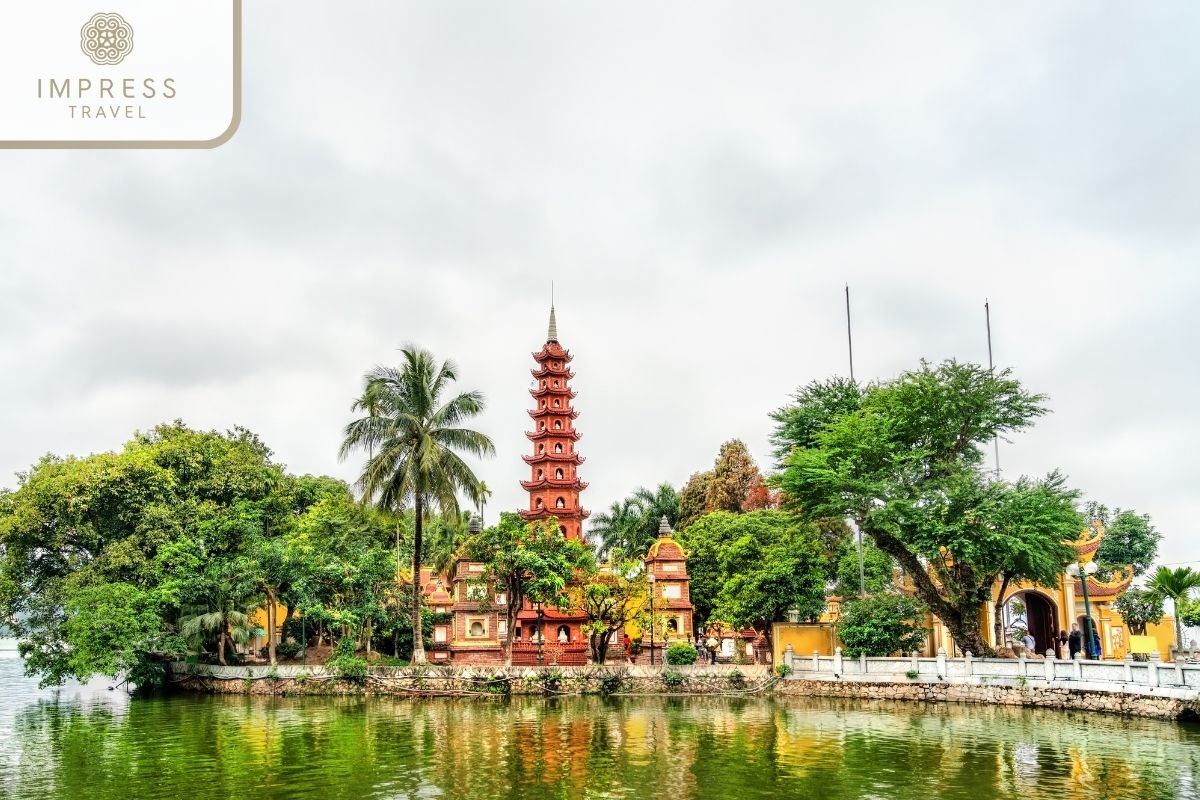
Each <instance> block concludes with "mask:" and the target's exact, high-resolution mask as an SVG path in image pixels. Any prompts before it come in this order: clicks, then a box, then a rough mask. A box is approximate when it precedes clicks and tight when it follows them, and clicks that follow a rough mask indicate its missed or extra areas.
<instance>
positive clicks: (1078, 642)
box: [1067, 622, 1083, 661]
mask: <svg viewBox="0 0 1200 800" xmlns="http://www.w3.org/2000/svg"><path fill="white" fill-rule="evenodd" d="M1067 650H1068V651H1069V652H1070V655H1071V660H1072V661H1074V660H1075V654H1076V653H1079V652H1081V651H1082V650H1083V634H1082V633H1080V632H1079V623H1078V622H1072V623H1071V635H1070V636H1068V637H1067Z"/></svg>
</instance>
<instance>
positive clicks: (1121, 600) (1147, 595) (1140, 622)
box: [1113, 589, 1163, 636]
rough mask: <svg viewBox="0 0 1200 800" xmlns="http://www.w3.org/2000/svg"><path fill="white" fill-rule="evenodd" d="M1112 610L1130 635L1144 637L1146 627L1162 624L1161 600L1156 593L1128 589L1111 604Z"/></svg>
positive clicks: (1160, 596)
mask: <svg viewBox="0 0 1200 800" xmlns="http://www.w3.org/2000/svg"><path fill="white" fill-rule="evenodd" d="M1113 609H1115V610H1116V611H1117V613H1119V614H1120V615H1121V618H1122V619H1123V620H1125V624H1126V625H1128V626H1129V632H1130V633H1131V634H1133V635H1134V636H1144V635H1145V633H1146V626H1147V625H1157V624H1158V623H1159V622H1162V618H1163V599H1162V595H1160V594H1158V593H1157V592H1150V591H1146V590H1145V589H1128V590H1126V591H1125V592H1123V593H1122V594H1121V596H1120V597H1118V598H1117V599H1116V601H1114V602H1113Z"/></svg>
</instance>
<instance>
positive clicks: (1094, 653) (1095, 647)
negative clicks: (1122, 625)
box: [1088, 622, 1104, 661]
mask: <svg viewBox="0 0 1200 800" xmlns="http://www.w3.org/2000/svg"><path fill="white" fill-rule="evenodd" d="M1089 627H1091V629H1092V641H1091V642H1090V645H1091V647H1090V648H1089V649H1088V658H1090V659H1093V660H1095V661H1099V660H1100V657H1101V656H1102V655H1104V653H1103V652H1102V651H1101V650H1100V631H1098V630H1096V623H1095V622H1092V624H1091V625H1090V626H1089Z"/></svg>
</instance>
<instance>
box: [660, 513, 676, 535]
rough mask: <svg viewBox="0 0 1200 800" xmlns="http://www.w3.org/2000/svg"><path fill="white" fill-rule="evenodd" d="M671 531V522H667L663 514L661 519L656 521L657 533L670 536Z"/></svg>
mask: <svg viewBox="0 0 1200 800" xmlns="http://www.w3.org/2000/svg"><path fill="white" fill-rule="evenodd" d="M672 533H674V531H673V530H671V523H669V522H667V515H666V514H663V516H662V519H660V520H659V521H658V535H659V536H670V535H671V534H672Z"/></svg>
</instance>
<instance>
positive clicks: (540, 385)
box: [521, 306, 591, 541]
mask: <svg viewBox="0 0 1200 800" xmlns="http://www.w3.org/2000/svg"><path fill="white" fill-rule="evenodd" d="M533 358H534V360H535V361H537V364H538V368H537V369H535V370H533V371H532V372H533V378H534V381H535V385H534V387H533V388H532V389H530V390H529V393H530V394H531V395H533V399H534V401H535V402H536V404H537V405H536V407H535V408H534V409H533V410H531V411H530V412H529V416H530V417H532V418H533V426H534V429H533V430H532V431H529V432H527V433H526V434H525V435H526V436H527V437H529V440H530V441H531V442H532V443H533V454H532V455H528V456H522V458H524V459H525V463H526V464H528V465H529V471H530V476H529V480H527V481H521V487H522V488H524V489H525V491H527V492H529V508H528V510H526V511H522V512H521V516H522V517H524V518H525V519H527V520H536V519H547V518H549V517H555V518H556V519H557V520H558V523H559V528H560V530H561V531H562V534H563V536H565V537H567V538H568V539H578V540H580V541H584V537H583V521H584V520H585V519H587V517H588V515H589V514H590V513H591V512H588V511H585V510H584V509H583V508H582V507H581V506H580V505H579V493H580V492H582V491H583V490H584V489H586V488H587V483H585V482H584V481H581V480H580V479H579V472H578V469H579V465H580V464H582V463H583V461H584V458H583V456H581V455H579V454H578V453H577V452H575V443H576V442H578V441H579V432H578V431H576V430H575V418H576V417H578V416H579V412H578V411H576V410H575V409H574V408H573V407H572V406H571V401H572V400H573V399H574V398H575V392H573V391H571V386H570V383H571V378H573V377H575V373H573V372H571V369H570V367H568V366H567V365H568V364H570V363H571V354H570V353H569V352H568V351H567V350H566V349H565V348H564V347H563V346H562V345H561V344H560V343H559V341H558V323H557V321H556V320H555V317H554V307H553V306H551V307H550V329H549V331H548V332H547V335H546V344H544V345H543V346H542V349H541V350H539V351H538V352H536V353H534V354H533Z"/></svg>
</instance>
